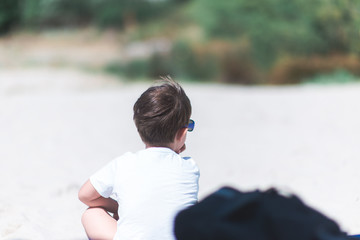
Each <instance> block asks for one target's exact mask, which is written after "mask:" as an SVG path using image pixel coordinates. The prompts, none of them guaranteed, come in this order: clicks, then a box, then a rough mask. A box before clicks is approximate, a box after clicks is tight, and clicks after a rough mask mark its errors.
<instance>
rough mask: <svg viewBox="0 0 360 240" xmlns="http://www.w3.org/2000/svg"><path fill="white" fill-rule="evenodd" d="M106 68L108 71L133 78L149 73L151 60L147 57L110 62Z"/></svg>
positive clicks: (145, 75)
mask: <svg viewBox="0 0 360 240" xmlns="http://www.w3.org/2000/svg"><path fill="white" fill-rule="evenodd" d="M104 70H105V71H106V72H108V73H111V74H114V75H118V76H124V77H127V78H131V79H134V78H144V77H148V75H149V61H148V60H146V59H136V60H133V61H130V62H128V63H120V62H113V63H110V64H108V65H107V66H106V67H105V69H104Z"/></svg>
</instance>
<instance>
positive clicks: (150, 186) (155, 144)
mask: <svg viewBox="0 0 360 240" xmlns="http://www.w3.org/2000/svg"><path fill="white" fill-rule="evenodd" d="M163 80H164V81H163V82H162V84H161V85H159V86H153V87H150V88H149V89H147V90H146V91H145V92H144V93H143V94H142V95H141V96H140V98H139V99H138V100H137V102H136V103H135V105H134V122H135V125H136V127H137V130H138V132H139V135H140V137H141V139H142V141H143V142H144V144H145V149H144V150H141V151H139V152H137V153H126V154H124V155H122V156H120V157H118V158H116V159H115V160H113V161H111V162H110V163H109V164H108V165H106V166H105V167H103V168H102V169H100V170H99V171H98V172H96V173H95V174H94V175H93V176H91V177H90V179H89V180H88V181H87V182H86V183H85V184H84V185H83V186H82V187H81V189H80V191H79V199H80V200H81V201H82V202H83V203H85V204H86V205H88V206H89V208H88V209H87V210H86V211H85V213H84V214H83V216H82V223H83V226H84V228H85V231H86V234H87V235H88V237H89V238H90V239H120V240H151V239H153V240H162V239H164V240H171V239H175V237H174V233H173V223H174V217H175V215H176V214H177V213H178V212H179V211H180V210H182V209H184V208H186V207H188V206H191V205H193V204H195V203H196V202H197V200H198V199H197V194H198V180H199V169H198V167H197V165H196V163H195V162H194V161H193V160H192V159H191V158H182V157H180V155H179V154H180V153H181V152H182V151H184V150H185V140H186V135H187V131H192V130H193V128H194V121H192V120H191V119H190V115H191V104H190V100H189V99H188V97H187V96H186V94H185V92H184V90H183V89H182V87H181V86H180V85H179V84H178V83H176V82H175V81H173V80H171V79H170V78H164V79H163ZM110 196H111V197H112V198H110ZM109 212H110V213H112V214H113V216H111V215H110V214H109Z"/></svg>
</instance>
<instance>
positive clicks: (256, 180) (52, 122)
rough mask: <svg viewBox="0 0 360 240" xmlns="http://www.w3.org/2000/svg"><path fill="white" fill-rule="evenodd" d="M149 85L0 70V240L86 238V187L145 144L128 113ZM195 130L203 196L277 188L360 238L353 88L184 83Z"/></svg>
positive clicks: (357, 101) (358, 104)
mask: <svg viewBox="0 0 360 240" xmlns="http://www.w3.org/2000/svg"><path fill="white" fill-rule="evenodd" d="M148 86H149V83H136V84H129V83H124V82H122V81H118V80H115V79H113V78H111V77H104V76H99V75H96V74H94V73H83V72H78V71H75V70H69V69H57V68H54V69H49V68H46V69H42V68H35V69H34V68H31V69H23V68H20V69H16V68H13V69H0V180H1V192H0V216H1V217H0V239H86V235H85V233H84V231H83V229H82V226H81V223H80V217H81V214H82V212H83V211H84V210H85V209H86V207H85V206H84V205H83V204H82V203H81V202H80V201H79V200H78V199H77V192H78V190H79V187H80V186H81V184H82V183H84V182H85V181H86V180H87V178H88V177H89V176H90V175H91V174H92V173H94V172H95V171H96V170H97V169H99V168H100V167H101V166H103V165H104V164H106V163H107V162H108V161H110V160H111V159H112V158H114V157H116V156H118V155H120V154H123V153H125V152H127V151H137V150H139V149H142V148H143V144H142V143H141V141H140V138H139V137H138V135H137V132H136V129H135V127H134V124H133V122H132V106H133V103H134V102H135V100H136V99H137V97H138V96H139V95H140V94H141V93H142V92H143V91H144V90H145V89H146V88H147V87H148ZM183 86H184V88H185V90H186V91H187V93H188V96H189V97H190V99H191V101H192V104H193V116H192V118H193V119H194V120H195V121H196V127H195V131H194V132H192V133H190V134H189V135H188V139H187V150H186V151H185V152H184V153H183V155H184V156H187V155H188V156H192V157H193V158H194V159H195V160H196V161H197V163H198V165H199V167H200V170H201V177H200V199H202V198H204V197H205V196H207V195H208V194H210V193H211V192H213V191H215V190H216V189H218V188H219V187H221V186H225V185H227V186H233V187H236V188H238V189H239V190H243V191H249V190H254V189H267V188H269V187H277V188H280V189H281V190H283V191H286V192H289V193H294V194H297V195H298V196H300V197H301V198H302V199H303V200H304V201H305V202H306V203H307V204H309V205H310V206H312V207H314V208H316V209H318V210H320V211H321V212H323V213H325V214H326V215H328V216H330V217H331V218H333V219H335V220H336V221H337V222H338V223H339V224H340V226H341V228H342V229H343V230H344V231H347V232H349V233H359V232H360V218H359V216H360V204H359V203H360V202H359V196H360V190H359V189H358V187H357V186H358V183H359V182H360V174H359V173H358V172H359V167H360V161H359V156H360V148H359V143H360V124H359V123H360V111H359V110H360V94H359V93H360V85H354V84H353V85H342V86H310V85H307V86H292V87H243V86H234V85H229V86H225V85H219V84H191V83H184V85H183Z"/></svg>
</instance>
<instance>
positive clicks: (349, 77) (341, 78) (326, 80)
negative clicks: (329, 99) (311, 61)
mask: <svg viewBox="0 0 360 240" xmlns="http://www.w3.org/2000/svg"><path fill="white" fill-rule="evenodd" d="M359 81H360V78H359V77H356V76H354V75H353V74H351V73H349V72H348V71H346V70H343V69H340V70H336V71H335V72H333V73H330V74H318V75H315V76H314V77H312V78H308V79H304V81H303V83H306V84H333V83H336V84H344V83H352V82H359Z"/></svg>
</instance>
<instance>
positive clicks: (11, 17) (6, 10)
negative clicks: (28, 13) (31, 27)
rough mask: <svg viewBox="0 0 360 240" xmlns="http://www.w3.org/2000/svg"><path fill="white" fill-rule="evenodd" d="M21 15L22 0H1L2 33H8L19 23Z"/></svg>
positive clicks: (0, 33)
mask: <svg viewBox="0 0 360 240" xmlns="http://www.w3.org/2000/svg"><path fill="white" fill-rule="evenodd" d="M20 16H21V10H20V0H1V1H0V35H3V34H6V33H8V32H9V31H10V30H11V29H12V28H13V27H14V26H16V25H17V24H18V23H19V20H20Z"/></svg>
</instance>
